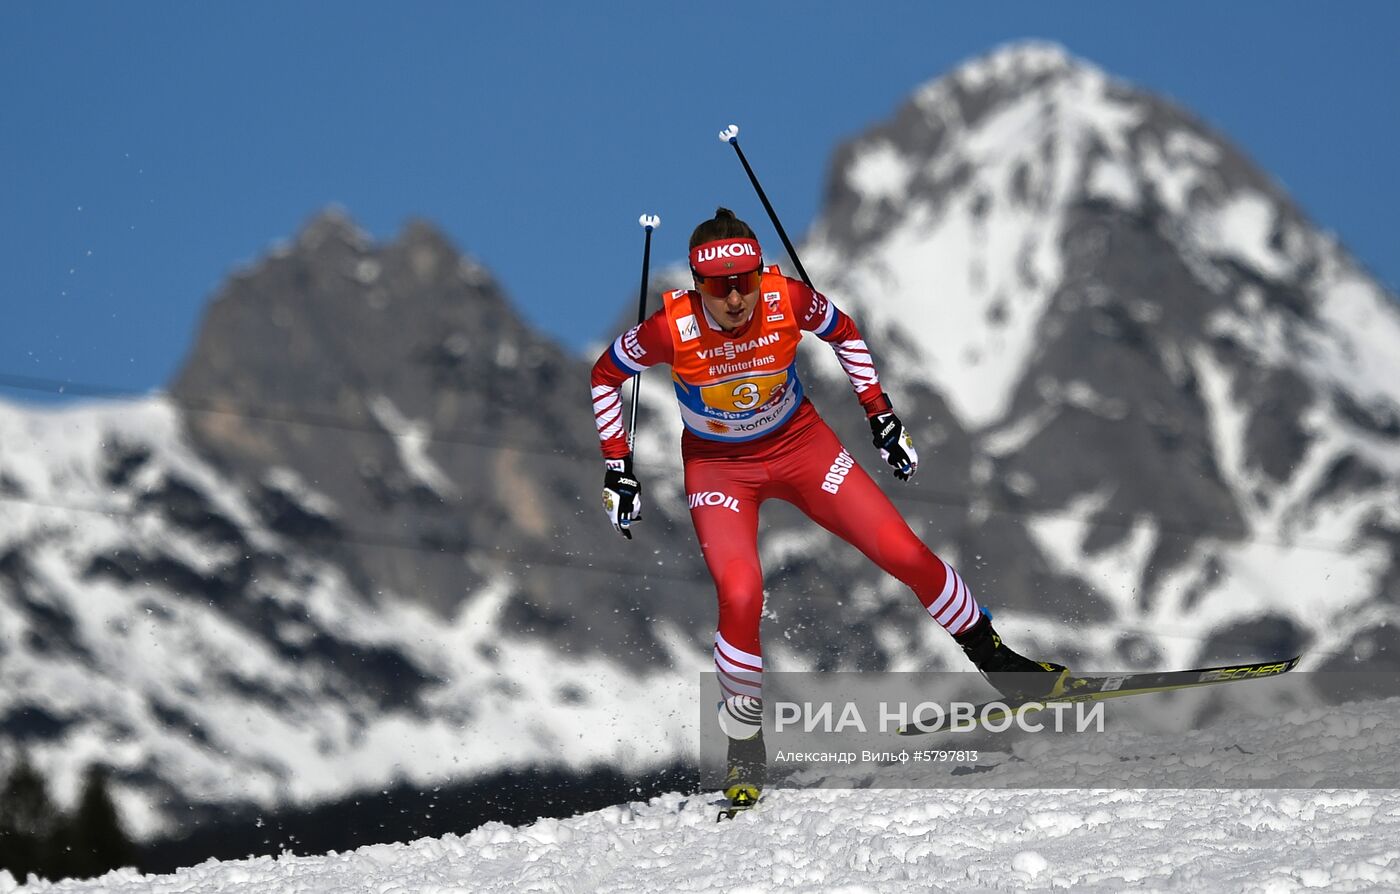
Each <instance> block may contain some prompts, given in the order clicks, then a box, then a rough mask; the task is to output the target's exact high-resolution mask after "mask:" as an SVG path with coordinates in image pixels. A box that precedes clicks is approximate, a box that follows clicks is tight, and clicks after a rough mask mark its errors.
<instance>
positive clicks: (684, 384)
mask: <svg viewBox="0 0 1400 894" xmlns="http://www.w3.org/2000/svg"><path fill="white" fill-rule="evenodd" d="M760 291H761V300H760V301H759V302H758V303H757V304H756V305H755V307H754V311H753V316H752V317H751V318H750V320H749V322H748V323H746V324H745V325H744V326H743V327H741V328H740V329H738V330H736V331H733V332H726V331H724V330H723V329H722V328H721V327H720V326H719V324H718V323H716V322H715V321H714V320H713V318H711V317H710V316H709V314H708V312H707V311H706V310H705V306H704V302H703V301H702V299H701V297H700V295H699V293H698V292H694V291H687V290H684V289H681V290H677V291H673V292H668V293H667V294H666V295H665V296H663V299H662V308H661V310H659V311H657V312H656V313H654V314H652V315H651V316H650V317H648V318H647V320H646V321H645V322H643V323H641V324H640V325H638V326H635V327H633V328H632V329H629V330H628V331H627V332H625V333H623V334H622V335H620V336H618V338H617V340H616V341H614V342H613V343H612V345H611V346H610V347H609V348H608V350H606V351H604V352H603V354H602V356H601V357H599V358H598V361H597V362H596V363H595V364H594V365H593V375H592V384H593V411H594V416H595V418H596V421H597V424H598V435H599V438H600V439H601V441H602V447H603V455H604V456H605V457H607V458H619V457H623V456H626V455H627V452H628V447H627V434H626V432H625V431H624V429H623V424H622V412H623V401H622V396H621V393H620V386H621V385H622V383H623V382H625V381H626V380H627V379H628V378H630V377H631V376H633V375H636V374H637V373H640V372H641V371H642V370H644V369H646V368H648V367H650V366H654V365H656V364H659V363H666V364H669V365H670V366H671V378H672V381H673V383H674V385H675V389H676V399H677V401H678V402H679V404H680V411H681V419H682V421H683V422H684V423H685V432H684V434H683V435H682V437H681V456H682V459H683V460H684V464H685V489H686V495H687V499H688V501H689V504H690V518H691V521H692V522H693V523H694V525H695V533H696V536H697V537H698V538H699V541H700V549H701V552H702V553H703V554H704V557H705V563H706V565H707V566H708V567H709V570H710V575H711V576H712V577H713V578H714V581H715V588H716V590H717V591H718V596H719V629H718V630H717V631H716V633H715V665H716V667H717V669H718V671H719V679H720V681H721V685H722V686H723V688H724V690H725V693H726V695H727V696H730V697H733V696H741V695H748V696H752V697H755V698H757V697H759V696H760V687H759V682H760V676H759V675H760V674H761V672H762V669H763V658H762V649H761V646H760V644H759V617H760V614H761V612H762V608H763V572H762V570H761V569H760V567H759V560H758V507H759V505H760V504H762V503H763V501H764V500H767V499H769V498H777V499H780V500H786V501H787V502H789V503H792V504H793V505H794V506H796V507H797V508H799V509H801V510H802V511H803V512H805V513H806V514H807V515H808V516H809V517H810V518H811V519H812V520H813V521H815V522H816V523H817V524H819V525H821V526H822V527H823V528H826V529H827V530H828V531H830V532H831V533H833V534H835V535H836V536H838V537H840V538H841V539H843V540H845V541H846V542H847V543H850V544H851V545H852V546H854V547H855V548H856V549H858V550H860V551H861V552H862V553H864V554H865V555H866V556H867V557H869V558H870V560H871V561H873V562H874V563H875V564H876V565H878V566H880V568H882V569H884V570H885V571H886V572H888V573H889V574H891V575H893V576H894V577H896V578H898V579H899V580H901V581H903V582H904V583H905V584H906V585H907V586H908V587H909V588H910V589H912V590H913V591H914V593H915V594H916V595H917V596H918V597H919V601H920V602H921V603H923V605H924V607H925V608H926V609H927V610H928V612H929V614H930V615H932V616H933V618H934V619H935V620H936V621H937V622H938V623H939V624H940V625H942V626H943V627H944V628H945V629H946V630H948V631H949V632H950V633H955V634H956V633H961V632H962V631H964V630H966V629H967V628H969V627H971V626H972V625H973V623H974V622H976V620H977V617H978V614H979V609H978V606H977V601H976V600H975V599H974V598H973V596H972V593H971V591H970V590H969V589H968V588H967V585H966V584H965V583H963V581H962V579H961V577H959V575H958V574H957V572H956V571H954V570H953V568H952V566H950V565H948V564H947V563H945V562H944V561H943V560H941V559H940V558H938V556H936V555H934V554H933V552H932V551H930V550H929V548H928V547H927V546H925V545H924V544H923V543H922V542H921V541H920V540H919V538H918V537H916V536H915V535H914V532H913V531H911V530H910V529H909V525H908V524H907V523H906V522H905V521H904V519H903V517H902V516H900V514H899V511H898V510H897V509H895V507H894V505H893V504H892V503H890V501H889V499H888V498H887V497H886V496H885V495H884V493H883V492H882V491H881V490H880V488H879V487H878V486H877V485H876V484H875V482H874V481H873V480H872V479H871V477H870V476H869V475H868V474H866V472H865V470H864V469H862V468H861V467H860V464H859V463H857V462H856V461H855V460H854V459H853V458H852V457H851V455H850V454H849V453H848V452H847V451H846V449H845V448H844V447H843V446H842V445H841V442H840V441H839V440H838V439H837V437H836V435H835V433H833V432H832V430H831V429H830V427H828V426H827V424H826V423H825V422H824V421H823V420H822V418H821V417H820V416H819V415H818V414H817V411H816V408H815V407H813V406H812V403H811V402H810V401H809V400H808V399H807V398H806V397H805V396H804V395H803V393H802V382H801V380H800V379H799V378H798V375H797V369H796V365H795V361H796V356H797V343H798V341H799V340H800V339H801V337H802V333H803V332H815V333H816V335H817V337H818V338H820V339H822V340H823V341H825V342H827V343H828V344H830V345H831V347H832V350H834V351H835V352H836V356H837V358H838V359H839V360H840V362H841V366H842V368H843V369H845V371H846V375H847V376H848V377H849V378H850V381H851V387H852V388H853V389H854V390H855V393H856V397H857V398H858V399H859V400H860V403H861V405H862V406H863V407H864V408H865V411H866V415H867V416H873V415H875V414H876V413H879V412H882V411H883V410H885V409H888V408H889V406H890V403H889V400H888V399H887V398H886V397H885V395H884V392H883V391H882V390H881V388H880V379H879V376H878V375H877V374H876V372H875V366H874V363H873V361H872V360H871V357H870V351H869V349H868V348H867V347H866V344H865V341H864V340H863V339H862V338H861V334H860V331H859V330H858V329H857V328H856V325H855V323H854V322H853V321H852V320H851V318H850V317H849V316H847V315H846V314H844V313H842V312H841V311H840V310H839V309H838V308H837V307H836V306H835V305H834V304H832V303H831V301H829V300H828V299H827V298H826V297H825V296H823V295H822V294H821V293H819V292H815V291H813V290H812V289H810V288H808V287H807V285H806V284H804V283H802V282H801V281H798V280H794V279H791V278H789V277H786V276H783V275H782V274H781V273H779V272H778V268H777V267H769V268H768V269H767V270H766V271H765V272H764V274H763V277H762V285H761V287H760Z"/></svg>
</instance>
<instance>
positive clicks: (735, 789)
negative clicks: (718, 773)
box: [716, 730, 768, 822]
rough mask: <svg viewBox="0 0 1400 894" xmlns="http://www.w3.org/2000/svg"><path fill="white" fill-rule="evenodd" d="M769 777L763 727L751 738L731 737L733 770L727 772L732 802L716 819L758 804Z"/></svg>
mask: <svg viewBox="0 0 1400 894" xmlns="http://www.w3.org/2000/svg"><path fill="white" fill-rule="evenodd" d="M767 777H768V749H767V748H766V747H765V746H764V744H763V730H759V731H758V732H757V733H755V734H754V735H753V736H751V737H750V738H747V739H734V738H731V739H730V740H729V772H728V773H726V774H725V776H724V797H725V798H727V799H728V800H729V806H728V807H726V808H724V809H723V810H721V811H720V813H719V816H718V817H717V818H716V822H718V821H719V820H727V819H733V818H734V817H735V816H737V815H738V814H739V813H742V812H743V811H745V810H748V809H750V808H751V807H753V806H754V805H755V804H757V803H758V799H759V798H760V797H761V796H762V794H763V783H764V782H765V781H766V779H767Z"/></svg>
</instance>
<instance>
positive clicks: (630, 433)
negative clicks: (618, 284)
mask: <svg viewBox="0 0 1400 894" xmlns="http://www.w3.org/2000/svg"><path fill="white" fill-rule="evenodd" d="M637 223H639V224H641V225H642V228H643V229H645V230H646V231H647V241H646V245H645V247H643V248H642V288H641V293H640V294H639V295H638V296H637V325H638V326H640V325H642V323H644V322H646V318H647V277H648V276H649V275H650V272H651V231H652V230H654V229H656V228H657V227H659V226H661V218H660V217H658V216H657V215H655V214H643V215H642V216H641V217H640V218H638V219H637ZM641 394H642V374H641V373H637V374H636V375H635V376H633V377H632V415H631V416H630V417H629V418H628V420H627V451H628V452H629V453H630V452H632V444H633V443H634V442H635V441H636V440H637V401H638V398H640V397H641Z"/></svg>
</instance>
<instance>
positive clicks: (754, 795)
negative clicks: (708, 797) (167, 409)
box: [715, 786, 763, 823]
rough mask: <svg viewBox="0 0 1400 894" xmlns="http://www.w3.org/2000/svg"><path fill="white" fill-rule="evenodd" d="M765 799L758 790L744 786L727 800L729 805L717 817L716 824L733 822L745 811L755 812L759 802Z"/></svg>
mask: <svg viewBox="0 0 1400 894" xmlns="http://www.w3.org/2000/svg"><path fill="white" fill-rule="evenodd" d="M762 799H763V796H762V795H761V794H759V791H758V789H756V788H752V787H749V786H743V787H741V788H740V789H739V790H738V791H736V792H734V794H733V795H732V796H728V797H727V798H726V801H727V805H726V806H725V807H723V808H721V809H720V812H719V815H718V816H716V817H715V822H717V823H722V822H724V821H725V820H732V819H734V817H736V816H738V815H739V814H741V813H744V812H745V811H749V810H753V809H754V808H755V807H757V806H758V802H759V801H761V800H762Z"/></svg>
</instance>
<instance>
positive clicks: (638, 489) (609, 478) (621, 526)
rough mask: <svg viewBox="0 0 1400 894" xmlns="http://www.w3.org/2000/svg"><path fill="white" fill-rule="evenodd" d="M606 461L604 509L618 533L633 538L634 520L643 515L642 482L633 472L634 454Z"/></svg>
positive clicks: (639, 518) (638, 519)
mask: <svg viewBox="0 0 1400 894" xmlns="http://www.w3.org/2000/svg"><path fill="white" fill-rule="evenodd" d="M605 463H606V464H607V467H608V471H607V473H606V474H604V475H603V509H604V510H605V511H606V512H607V513H608V521H610V522H612V526H613V527H614V528H616V529H617V533H619V534H621V535H622V536H623V537H626V538H627V539H628V540H631V539H632V532H631V530H629V529H630V528H631V526H632V522H634V521H640V520H641V517H642V483H641V482H640V481H638V480H637V479H636V477H635V476H633V474H632V454H630V453H629V454H627V455H626V456H624V457H623V458H622V459H609V460H605Z"/></svg>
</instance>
